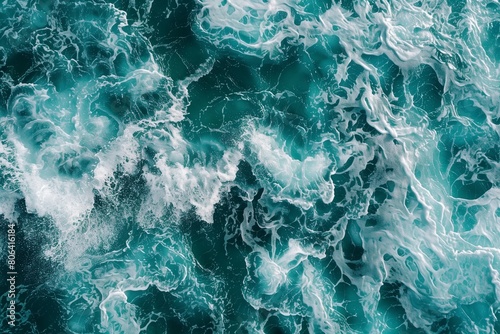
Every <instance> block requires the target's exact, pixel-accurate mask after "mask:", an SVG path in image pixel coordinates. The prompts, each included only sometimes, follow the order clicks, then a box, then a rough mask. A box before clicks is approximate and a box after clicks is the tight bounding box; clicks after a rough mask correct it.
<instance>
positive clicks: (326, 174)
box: [247, 128, 335, 209]
mask: <svg viewBox="0 0 500 334" xmlns="http://www.w3.org/2000/svg"><path fill="white" fill-rule="evenodd" d="M247 136H248V142H249V146H250V149H251V150H252V152H253V154H255V156H256V158H257V164H258V165H257V173H258V170H259V166H260V169H262V167H263V170H262V171H261V173H262V174H263V175H260V176H261V178H262V180H263V182H270V183H271V184H270V185H269V186H270V187H269V188H270V189H273V192H272V196H273V198H274V199H275V200H276V201H280V200H286V201H288V202H290V203H292V204H295V205H299V206H300V207H302V208H303V209H309V208H311V207H312V206H313V205H314V202H315V201H316V200H318V199H321V200H322V201H323V202H325V203H330V202H331V201H332V200H333V197H334V189H335V187H334V184H333V181H332V180H331V179H330V175H331V173H332V170H331V165H332V161H331V160H330V159H329V158H328V156H326V154H325V153H324V152H318V153H317V154H316V155H315V156H309V157H307V158H305V159H304V160H303V161H300V160H297V159H294V158H292V157H291V156H290V155H289V154H288V153H287V152H285V149H284V147H280V145H279V143H278V140H277V134H276V133H275V132H273V131H270V132H269V134H265V133H263V132H261V131H259V130H257V129H254V128H251V129H250V130H249V132H248V133H247ZM283 146H284V145H283ZM265 174H268V175H267V176H266V175H265ZM269 177H271V179H269Z"/></svg>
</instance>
